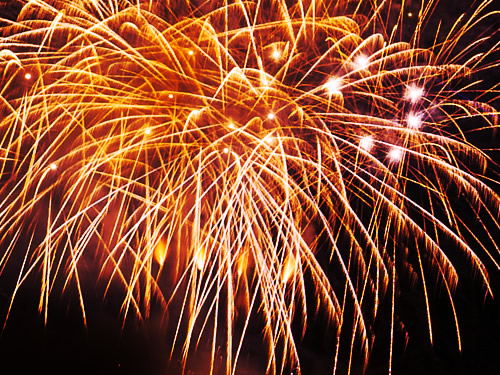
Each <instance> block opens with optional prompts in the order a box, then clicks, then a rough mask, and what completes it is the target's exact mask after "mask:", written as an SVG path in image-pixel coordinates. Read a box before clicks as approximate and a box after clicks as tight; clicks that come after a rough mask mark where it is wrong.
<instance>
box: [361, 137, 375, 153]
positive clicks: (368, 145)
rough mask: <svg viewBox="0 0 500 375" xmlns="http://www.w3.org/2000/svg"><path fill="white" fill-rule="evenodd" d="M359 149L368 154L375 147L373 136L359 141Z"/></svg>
mask: <svg viewBox="0 0 500 375" xmlns="http://www.w3.org/2000/svg"><path fill="white" fill-rule="evenodd" d="M359 147H361V148H362V149H363V150H365V151H367V152H370V150H371V149H372V147H373V138H372V137H371V136H366V137H363V138H361V139H360V141H359Z"/></svg>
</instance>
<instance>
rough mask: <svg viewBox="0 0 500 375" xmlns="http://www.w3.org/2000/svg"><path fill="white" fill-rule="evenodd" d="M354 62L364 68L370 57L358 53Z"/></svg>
mask: <svg viewBox="0 0 500 375" xmlns="http://www.w3.org/2000/svg"><path fill="white" fill-rule="evenodd" d="M354 63H355V64H356V65H357V66H358V67H359V68H361V69H365V68H366V67H367V66H368V64H369V63H370V59H369V58H368V56H366V55H359V56H358V57H356V59H355V60H354Z"/></svg>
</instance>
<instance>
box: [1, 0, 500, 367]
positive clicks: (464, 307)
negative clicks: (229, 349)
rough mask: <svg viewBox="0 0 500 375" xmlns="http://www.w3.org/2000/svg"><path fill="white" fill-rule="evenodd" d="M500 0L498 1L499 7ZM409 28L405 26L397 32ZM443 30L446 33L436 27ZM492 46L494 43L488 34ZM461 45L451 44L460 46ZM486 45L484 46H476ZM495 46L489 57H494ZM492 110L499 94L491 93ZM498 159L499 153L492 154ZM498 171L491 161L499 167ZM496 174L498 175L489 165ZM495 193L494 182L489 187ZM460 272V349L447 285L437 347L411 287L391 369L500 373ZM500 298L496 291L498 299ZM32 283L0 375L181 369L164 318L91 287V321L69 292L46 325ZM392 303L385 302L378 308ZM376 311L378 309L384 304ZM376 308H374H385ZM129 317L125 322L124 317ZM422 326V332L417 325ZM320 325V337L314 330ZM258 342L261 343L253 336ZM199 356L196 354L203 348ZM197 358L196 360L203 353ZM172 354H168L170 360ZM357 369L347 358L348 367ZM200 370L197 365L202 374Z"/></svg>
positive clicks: (311, 351) (494, 143)
mask: <svg viewBox="0 0 500 375" xmlns="http://www.w3.org/2000/svg"><path fill="white" fill-rule="evenodd" d="M419 3H420V2H416V1H413V2H411V1H410V2H408V4H409V5H408V11H412V12H413V13H414V14H417V13H418V6H419ZM472 3H473V2H472V1H449V0H446V1H441V2H440V3H439V5H438V7H437V9H436V10H435V11H434V13H433V17H432V19H431V20H430V21H429V23H428V24H427V27H426V31H425V33H423V34H422V36H421V44H423V45H424V46H425V45H427V46H431V45H432V44H433V42H434V39H435V33H434V31H435V30H436V28H437V25H438V23H439V22H440V21H442V26H441V27H442V28H443V29H449V28H451V26H452V23H453V22H454V20H456V19H457V17H458V16H459V15H460V14H462V13H463V12H466V11H467V10H469V9H470V8H471V4H472ZM493 7H494V5H492V6H491V7H490V8H491V9H493ZM497 7H498V6H497ZM18 11H19V3H18V2H15V1H0V16H1V17H5V18H10V19H14V18H15V17H16V14H17V12H18ZM499 25H500V23H499V18H498V17H497V18H496V22H494V21H493V19H492V22H491V23H489V24H483V25H481V26H480V27H479V28H476V30H475V32H474V33H472V34H471V35H470V36H467V37H466V38H464V41H463V43H464V45H465V43H468V42H471V41H473V40H474V39H475V38H477V37H478V35H481V34H482V33H484V34H485V35H489V34H491V32H492V30H495V29H498V26H499ZM403 32H406V31H403ZM442 35H445V33H444V32H442ZM491 39H492V40H490V41H488V42H487V43H489V45H491V46H493V45H494V43H496V42H498V40H497V39H498V37H495V38H491ZM460 48H463V45H459V46H457V50H458V49H460ZM483 48H484V45H483ZM498 60H499V56H498V52H497V54H496V55H495V56H492V57H491V58H490V61H498ZM498 71H499V69H498V68H496V69H494V70H490V71H489V72H487V73H485V74H484V76H480V78H483V79H484V80H486V81H489V82H487V84H485V87H491V86H492V83H493V84H497V85H498V82H499V74H498ZM489 95H490V97H489V98H488V100H493V101H494V103H493V104H494V105H496V108H499V105H498V104H499V103H498V99H495V97H494V96H493V95H495V94H489ZM475 141H477V143H478V144H479V145H480V146H483V147H484V148H492V147H498V138H495V137H494V136H492V135H490V137H485V136H484V135H480V136H478V137H477V139H475ZM490 155H491V156H492V157H493V160H494V161H496V162H499V161H500V159H499V155H498V152H495V151H492V152H491V154H490ZM496 170H497V171H498V169H496ZM492 177H494V178H496V179H497V180H498V175H495V172H494V171H493V172H492ZM492 187H493V188H494V189H496V191H497V192H498V190H499V189H498V185H496V186H492ZM455 265H456V266H457V268H459V270H460V271H462V272H460V275H461V279H460V282H459V285H458V288H457V291H456V294H455V303H456V307H457V312H458V314H459V322H460V327H461V334H462V344H463V350H462V353H459V352H458V349H457V344H456V334H455V332H454V322H453V319H452V315H451V310H450V308H449V303H448V301H447V298H448V297H447V296H446V293H445V292H441V293H440V292H439V291H432V292H431V296H430V298H431V301H430V303H431V308H432V313H433V328H434V335H435V337H434V340H435V341H434V345H433V347H431V345H430V344H429V340H428V334H427V332H426V331H425V327H426V323H425V320H426V312H425V308H424V306H422V304H416V303H415V301H413V300H412V299H413V298H414V297H413V296H411V295H404V294H403V295H401V296H400V298H399V299H398V309H399V311H400V318H401V320H402V321H404V322H405V324H406V325H407V330H408V332H410V333H411V339H410V340H409V342H408V345H407V346H405V343H404V337H403V336H402V335H396V338H395V343H394V344H395V348H394V361H393V362H394V365H393V366H394V368H393V370H394V371H393V373H395V374H429V375H430V374H498V373H500V352H499V349H500V344H499V339H500V304H499V303H498V302H497V301H496V300H493V299H491V298H490V297H486V298H485V294H484V289H483V288H482V287H481V284H480V282H479V280H478V278H477V277H475V276H474V275H473V273H472V271H471V268H470V267H469V266H468V264H467V263H466V262H465V261H464V260H458V263H455ZM489 270H490V277H491V283H492V288H493V290H494V292H495V295H496V296H500V282H499V278H500V275H499V272H498V270H495V269H494V268H492V267H490V268H489ZM4 290H8V289H7V288H6V287H5V286H4V288H3V285H2V284H1V283H0V318H1V319H0V322H3V320H4V319H3V318H4V317H5V314H6V311H7V309H8V306H9V302H10V296H9V295H7V294H6V293H5V292H4ZM498 298H500V297H497V299H498ZM38 300H39V285H37V284H36V283H33V284H31V285H30V284H27V285H25V286H24V287H23V290H21V291H20V293H19V297H18V298H17V299H16V303H15V305H14V307H13V310H12V312H11V315H10V318H9V322H8V324H7V325H6V327H5V329H4V330H3V334H2V336H1V337H0V374H2V375H3V374H6V375H8V374H29V373H33V372H35V371H36V372H45V371H44V370H48V371H50V372H51V373H52V374H59V373H60V374H63V373H73V374H74V373H76V374H86V373H90V372H91V373H96V374H101V373H102V374H104V373H105V374H160V373H163V374H164V373H168V374H175V373H178V370H179V369H178V366H177V367H176V365H175V364H174V365H171V366H170V368H167V365H166V358H167V357H168V354H166V353H169V352H170V348H169V347H168V346H167V344H166V342H165V340H164V338H163V337H162V334H161V332H162V329H161V317H160V316H153V318H152V319H151V320H150V321H149V322H147V323H144V324H140V325H137V324H126V325H125V327H124V328H123V326H122V322H121V320H120V318H119V312H118V310H119V304H118V303H114V302H113V301H112V299H111V300H108V301H107V303H106V304H102V302H101V299H100V296H99V295H98V294H97V292H96V295H95V296H92V295H90V296H89V297H88V301H87V310H88V311H87V312H88V329H85V328H84V326H83V322H82V318H81V312H80V310H79V309H78V303H77V301H76V300H72V299H71V297H67V298H65V299H61V300H60V301H58V300H57V299H54V301H53V302H52V307H51V311H50V318H49V320H48V323H47V325H45V324H44V319H43V317H42V316H40V315H39V314H38V313H37V303H38ZM384 308H385V309H387V308H389V306H382V309H384ZM382 313H383V312H382ZM382 313H381V314H382ZM129 323H130V322H129ZM389 324H390V322H386V323H384V322H382V323H380V324H379V328H378V330H377V332H376V333H377V341H376V342H377V343H379V344H375V347H374V349H373V355H372V357H371V359H370V363H369V366H368V370H367V374H385V373H387V362H388V345H387V343H388V337H384V335H386V332H388V328H389ZM422 327H423V328H424V330H422ZM320 333H321V334H322V335H320ZM323 333H324V332H322V331H321V327H314V326H313V327H311V328H310V330H309V331H308V334H307V335H306V337H305V339H304V341H303V342H302V344H301V347H300V350H301V352H302V356H303V365H304V370H303V373H304V374H305V375H309V374H317V375H321V374H327V373H331V370H328V369H330V367H331V364H330V362H331V356H330V355H328V353H331V352H332V350H331V345H333V344H334V342H333V341H334V340H333V339H328V338H324V339H318V337H321V336H324V335H323ZM252 340H254V344H255V345H259V344H260V345H261V343H259V341H258V339H252ZM201 356H203V354H201ZM248 358H250V359H246V360H243V364H244V367H245V368H244V369H242V370H241V371H240V372H239V374H263V373H264V370H265V369H264V368H263V366H264V364H263V363H262V362H263V361H262V360H259V359H255V360H254V359H252V357H251V353H250V354H249V356H248ZM200 360H202V358H201V359H200ZM174 362H175V359H174ZM345 366H346V365H345V361H344V360H341V361H340V363H339V370H338V373H339V374H342V373H345ZM360 371H361V370H360V368H359V366H358V365H356V364H354V366H353V370H352V373H353V374H357V373H359V372H360ZM199 373H203V372H199Z"/></svg>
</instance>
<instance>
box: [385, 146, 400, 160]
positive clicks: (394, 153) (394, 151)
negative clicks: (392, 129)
mask: <svg viewBox="0 0 500 375" xmlns="http://www.w3.org/2000/svg"><path fill="white" fill-rule="evenodd" d="M387 156H388V157H389V159H391V160H392V161H394V162H397V161H400V160H401V158H402V157H403V151H401V148H400V147H397V146H395V147H392V148H391V149H390V150H389V153H388V154H387Z"/></svg>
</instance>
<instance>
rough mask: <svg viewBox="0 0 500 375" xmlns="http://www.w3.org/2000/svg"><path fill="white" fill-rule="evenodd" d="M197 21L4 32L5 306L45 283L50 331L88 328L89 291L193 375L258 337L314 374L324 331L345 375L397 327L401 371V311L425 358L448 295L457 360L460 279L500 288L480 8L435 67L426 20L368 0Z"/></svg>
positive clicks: (38, 20) (222, 364)
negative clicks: (156, 335)
mask: <svg viewBox="0 0 500 375" xmlns="http://www.w3.org/2000/svg"><path fill="white" fill-rule="evenodd" d="M193 4H195V3H183V2H179V3H178V4H177V3H176V4H174V3H173V2H172V3H171V4H168V5H166V6H164V7H162V6H161V2H158V3H156V2H130V3H129V2H128V1H119V2H118V1H109V2H104V1H102V2H101V1H78V2H75V1H54V2H43V1H35V2H29V3H27V4H26V5H25V6H24V8H23V9H22V11H21V12H20V15H19V17H18V20H17V22H12V23H9V24H8V25H7V26H5V27H4V28H3V30H2V33H3V37H2V39H1V40H0V64H1V67H2V78H1V79H2V91H1V100H2V105H1V109H2V119H1V122H0V129H1V133H0V134H1V138H0V152H1V159H0V162H1V164H0V178H1V181H2V185H1V187H0V197H1V200H0V243H1V249H2V253H1V258H0V259H1V260H0V266H1V270H2V271H1V272H2V277H3V279H5V280H7V281H5V283H7V284H9V285H10V288H11V290H10V291H9V292H10V293H11V306H12V305H13V304H15V301H16V297H17V295H18V293H20V291H21V289H22V286H23V284H24V283H26V282H27V281H28V280H36V282H37V283H38V285H39V288H40V292H39V311H40V313H41V314H42V315H43V316H44V319H45V321H47V320H48V319H50V308H49V307H50V301H51V298H53V296H54V295H57V296H60V295H65V294H70V293H76V294H77V295H78V299H79V304H80V309H81V314H82V318H83V324H86V319H87V308H86V299H87V297H86V294H87V292H86V290H87V289H89V288H90V289H94V288H95V287H96V286H97V289H98V290H99V291H100V293H101V296H102V297H103V298H104V299H105V298H106V297H107V296H108V295H110V294H114V295H118V296H120V304H121V308H120V314H121V318H122V319H123V321H124V322H125V321H126V320H127V318H128V317H129V316H133V317H134V318H135V319H136V320H137V321H139V322H140V321H143V320H144V319H148V317H149V316H150V315H151V314H152V313H153V311H156V310H157V309H159V311H161V312H162V314H163V317H164V320H165V324H166V325H167V326H168V329H167V330H166V333H165V335H166V339H167V340H169V343H170V347H171V348H172V349H171V353H167V354H169V355H170V356H171V357H172V356H174V355H179V356H180V357H181V358H182V363H183V365H184V366H187V364H188V363H189V361H190V359H191V358H192V357H193V356H195V355H196V352H197V350H198V348H204V349H203V350H207V351H208V352H209V353H210V356H209V357H210V359H209V363H208V364H207V368H209V369H210V370H209V372H210V373H227V374H234V373H235V372H236V371H237V369H238V364H239V360H240V357H241V355H242V354H241V353H243V352H245V350H246V348H247V347H248V345H249V342H248V336H249V334H250V333H249V332H253V331H258V332H260V333H261V337H262V342H264V343H265V345H264V349H263V353H261V354H263V355H265V356H266V358H267V371H268V372H270V373H284V372H286V371H288V370H289V369H292V368H294V369H297V371H299V372H300V368H301V363H300V360H301V356H300V353H299V349H298V346H299V343H300V341H301V338H302V337H303V336H304V335H305V334H306V330H307V327H308V325H311V324H319V323H314V322H315V320H316V319H317V320H320V321H324V322H325V323H324V325H325V327H326V329H328V330H330V331H331V332H333V335H334V337H336V340H335V342H334V345H332V348H331V350H330V354H331V366H332V368H333V372H334V373H335V371H336V370H337V366H338V362H339V358H340V357H341V356H342V357H345V358H347V360H346V363H347V368H348V369H350V368H351V367H352V364H351V362H352V361H353V359H352V358H353V356H356V355H357V354H356V353H358V352H359V353H361V355H360V358H361V362H362V366H361V367H365V366H366V365H367V363H368V360H369V357H370V353H371V351H372V348H373V345H374V342H375V341H374V337H375V334H374V333H375V330H376V326H377V322H379V321H380V320H381V319H385V320H388V321H390V322H391V324H390V328H389V330H390V332H389V335H390V339H389V340H388V345H387V347H388V348H387V353H388V355H387V365H388V368H389V372H390V370H391V363H392V353H393V341H394V334H395V331H398V330H399V331H401V332H402V334H403V335H404V334H405V332H406V331H405V328H404V322H403V321H402V320H401V319H399V318H398V297H397V296H398V294H399V293H401V292H404V291H405V289H404V288H405V285H406V288H407V289H406V291H407V290H408V289H413V288H415V289H418V290H419V291H420V292H419V293H421V294H422V295H423V298H422V301H421V303H422V305H423V306H424V307H425V310H426V311H427V322H428V323H427V326H428V336H429V340H430V342H432V340H433V328H432V327H433V325H432V314H431V307H430V302H429V300H430V298H429V296H428V294H429V293H430V292H429V289H430V286H431V285H439V286H440V287H441V288H442V289H443V294H444V295H446V296H447V297H446V298H447V299H448V301H449V306H450V307H451V313H450V318H451V319H452V320H453V321H454V323H451V324H454V325H455V326H456V336H457V340H456V341H457V348H458V350H460V347H461V339H460V327H459V320H458V318H457V312H456V309H455V305H454V299H453V292H454V290H455V288H456V285H457V282H458V277H459V272H458V270H457V269H456V267H455V265H454V262H453V260H454V259H457V257H458V258H464V259H467V260H468V264H469V265H470V267H469V272H477V274H478V276H479V278H480V280H481V282H482V285H483V286H484V290H485V292H486V293H487V294H492V288H491V286H490V283H489V276H488V269H489V268H491V269H493V270H495V271H497V270H498V268H499V265H498V260H499V254H498V253H499V249H498V242H497V240H496V239H497V238H499V237H498V234H499V233H498V230H499V222H498V220H499V217H498V211H499V210H498V207H499V203H500V198H499V196H498V195H497V194H496V193H495V191H494V190H493V189H492V188H491V187H490V185H491V184H493V183H494V179H495V176H494V175H493V177H491V173H489V172H488V171H487V168H490V169H489V170H490V171H491V170H494V168H495V164H494V161H493V160H491V159H490V157H489V156H488V153H487V152H486V151H484V150H481V149H480V148H479V147H476V146H475V145H474V144H473V143H472V142H471V141H470V140H469V135H468V133H467V132H466V131H465V130H463V129H464V127H469V126H470V124H474V129H480V130H481V131H483V132H485V133H488V132H490V131H491V132H493V131H494V130H495V129H496V128H497V127H498V125H497V112H496V110H495V109H494V108H493V106H492V105H491V104H490V102H489V101H490V99H488V97H487V95H490V96H491V97H493V96H494V93H495V90H494V87H493V88H486V89H485V87H484V83H482V82H480V81H479V80H475V76H474V75H475V74H477V72H481V71H482V70H484V69H487V68H491V67H494V66H496V62H495V61H494V58H493V57H492V53H493V51H494V50H495V46H490V48H489V49H488V48H486V50H484V48H483V49H482V50H481V51H480V53H479V52H477V50H478V49H481V48H482V46H483V45H486V44H484V43H482V42H481V40H480V41H478V42H476V43H473V44H472V45H471V46H470V47H469V48H468V49H465V51H460V52H457V46H461V45H462V44H461V42H460V41H461V40H462V39H464V38H465V35H466V34H467V32H468V31H469V30H470V29H471V28H473V27H474V26H475V25H476V24H482V23H481V22H485V21H484V20H487V19H488V17H490V16H492V15H493V14H489V13H488V11H487V9H488V5H489V2H485V3H482V4H480V5H479V6H478V8H477V10H476V11H474V13H473V15H472V17H471V18H470V19H468V20H466V21H465V20H464V21H462V22H461V23H460V22H458V23H457V24H456V25H455V26H454V28H453V29H452V30H451V31H450V32H449V34H447V36H446V38H444V40H443V41H439V40H438V38H437V37H436V40H435V42H434V43H433V44H432V46H431V47H429V48H421V47H420V46H419V43H420V33H421V31H420V30H421V29H422V28H423V27H424V26H425V23H426V22H427V20H428V18H429V16H430V14H431V13H432V9H433V7H434V6H435V4H434V3H433V2H430V3H429V4H424V6H423V8H422V9H420V11H419V13H418V16H417V15H416V14H415V15H412V16H409V15H408V14H407V13H405V9H404V8H402V9H401V10H398V11H394V10H393V9H391V8H390V7H389V5H384V4H382V5H380V6H379V7H375V9H373V8H372V7H371V6H367V5H366V4H364V3H363V2H360V3H358V2H355V3H351V2H345V3H342V2H340V3H337V2H335V3H330V2H328V1H327V2H323V1H312V2H298V3H296V4H293V5H289V4H286V3H285V2H277V1H264V2H260V1H259V2H251V1H250V2H234V3H229V2H227V3H223V4H222V3H221V4H218V5H217V4H212V3H203V4H198V5H193ZM408 17H413V18H414V19H415V21H414V25H415V26H414V29H413V30H415V32H414V33H413V34H412V35H411V37H410V38H408V39H407V40H406V41H404V38H405V37H406V35H404V33H403V32H400V31H399V30H401V29H403V25H405V22H406V21H407V20H406V18H408ZM492 86H493V85H492ZM480 90H483V91H485V92H486V94H482V93H481V92H480ZM477 124H479V125H477ZM488 134H489V133H488ZM492 168H493V169H492ZM490 182H491V184H490ZM457 199H460V200H461V201H462V202H465V204H464V207H460V208H458V207H457V206H456V204H455V203H454V202H455V201H456V200H457ZM465 212H466V214H464V213H465ZM466 216H468V217H466ZM470 216H471V217H473V220H472V221H471V220H469V217H470ZM474 221H477V222H480V223H484V224H483V225H481V227H480V228H476V227H473V226H472V223H473V222H474ZM490 272H491V270H490ZM12 275H15V277H13V276H12ZM408 285H410V286H408ZM387 301H388V302H387ZM382 305H384V306H386V307H387V306H389V309H385V310H384V309H381V308H380V306H382ZM387 310H389V312H387ZM381 311H382V312H381ZM381 314H383V316H380V315H381ZM318 315H321V316H322V318H318ZM7 324H8V323H7ZM398 327H400V328H398ZM401 327H402V328H401ZM399 331H398V332H399ZM410 339H411V338H410ZM199 350H202V349H199ZM219 356H220V357H221V358H224V359H223V360H220V359H218V358H219Z"/></svg>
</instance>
